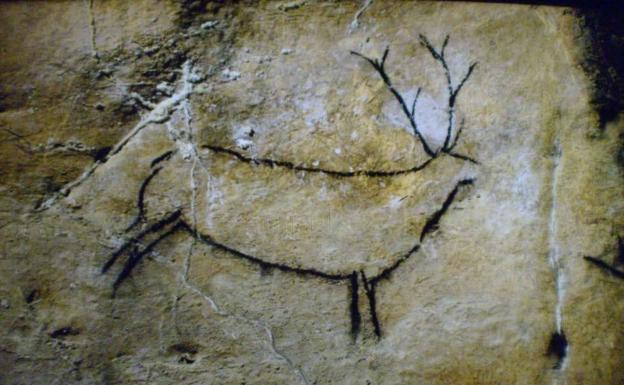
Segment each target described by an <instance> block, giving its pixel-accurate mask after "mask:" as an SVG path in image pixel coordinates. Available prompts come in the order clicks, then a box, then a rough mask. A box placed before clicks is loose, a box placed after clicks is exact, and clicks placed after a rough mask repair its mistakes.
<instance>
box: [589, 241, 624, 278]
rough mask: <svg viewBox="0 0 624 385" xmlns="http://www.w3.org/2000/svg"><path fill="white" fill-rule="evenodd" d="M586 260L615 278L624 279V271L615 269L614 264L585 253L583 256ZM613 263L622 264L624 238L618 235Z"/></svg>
mask: <svg viewBox="0 0 624 385" xmlns="http://www.w3.org/2000/svg"><path fill="white" fill-rule="evenodd" d="M583 259H585V260H586V261H587V262H590V263H592V264H593V265H594V266H596V267H598V268H600V269H602V270H604V271H606V272H607V273H609V274H611V275H613V276H614V277H616V278H619V279H624V271H622V270H620V269H617V268H616V267H615V265H610V264H608V263H607V262H605V261H603V260H602V259H599V258H596V257H592V256H589V255H586V256H584V257H583ZM614 264H624V238H622V237H618V251H617V254H616V256H615V261H614Z"/></svg>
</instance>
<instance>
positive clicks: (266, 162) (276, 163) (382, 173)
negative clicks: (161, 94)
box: [201, 144, 437, 178]
mask: <svg viewBox="0 0 624 385" xmlns="http://www.w3.org/2000/svg"><path fill="white" fill-rule="evenodd" d="M201 147H202V148H203V149H207V150H210V151H212V152H215V153H217V154H226V155H231V156H232V157H233V158H234V159H236V160H238V161H240V162H243V163H248V164H257V165H262V166H267V167H271V168H275V167H279V168H286V169H289V170H293V171H306V172H314V173H323V174H327V175H331V176H335V177H342V178H350V177H356V176H365V177H371V178H383V177H392V176H397V175H403V174H411V173H416V172H419V171H422V170H423V169H425V168H426V167H427V166H428V165H429V164H430V163H431V162H432V161H433V160H435V159H437V158H429V159H427V160H426V161H424V162H423V163H421V164H419V165H416V166H414V167H411V168H405V169H398V170H355V171H342V170H330V169H324V168H319V167H308V166H302V165H298V164H295V163H293V162H290V161H286V160H276V159H270V158H252V157H249V156H246V155H244V154H242V153H240V152H238V151H236V150H232V149H230V148H226V147H220V146H214V145H210V144H205V145H202V146H201Z"/></svg>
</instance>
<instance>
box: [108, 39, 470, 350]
mask: <svg viewBox="0 0 624 385" xmlns="http://www.w3.org/2000/svg"><path fill="white" fill-rule="evenodd" d="M420 42H421V44H422V45H423V47H425V48H426V49H427V50H428V52H429V53H430V54H431V56H432V57H433V58H434V59H435V61H436V62H437V63H439V64H440V65H441V66H442V69H443V71H444V74H445V76H446V80H447V89H448V110H447V113H448V126H447V127H445V130H446V136H445V140H444V143H443V144H442V146H441V147H439V148H434V147H433V146H432V145H431V144H430V143H428V142H427V140H426V138H425V137H424V136H423V134H422V132H421V131H420V130H419V128H418V125H417V117H416V114H415V107H416V103H417V101H418V96H419V95H420V91H421V89H420V88H419V89H418V92H417V94H416V97H415V98H414V100H413V101H412V103H411V107H408V104H407V103H406V101H405V98H404V97H403V96H402V95H401V93H399V91H397V89H396V88H395V86H394V85H393V84H392V82H391V80H390V77H389V76H388V74H387V72H386V69H385V64H386V60H387V58H388V54H389V49H388V48H386V49H385V51H384V53H383V56H382V58H381V59H380V60H377V59H371V58H368V57H366V56H364V55H362V54H360V53H356V52H352V54H353V55H356V56H358V57H360V58H363V59H364V60H366V62H368V63H370V64H371V65H372V67H373V68H374V69H375V70H376V71H377V73H378V74H379V76H380V77H381V79H382V80H383V82H384V83H385V85H386V86H387V88H388V90H389V91H390V92H391V93H392V95H394V97H395V99H396V100H397V102H398V103H399V104H400V106H401V108H402V111H403V113H404V114H405V116H406V118H407V119H408V120H409V123H410V126H411V128H412V132H413V136H414V138H415V139H416V140H417V141H419V142H420V143H421V144H422V146H423V149H424V151H425V152H426V154H427V155H428V157H429V159H427V160H426V161H425V162H424V163H422V164H419V165H416V166H413V167H409V168H405V169H399V168H397V169H389V170H356V171H341V170H331V169H324V168H318V167H307V166H303V165H298V164H296V163H294V162H291V161H286V160H276V159H270V158H261V157H252V156H249V155H246V154H245V153H242V152H238V151H236V150H233V149H230V148H225V147H220V146H214V145H204V146H202V148H203V149H205V150H208V151H210V152H212V153H214V154H221V155H226V156H229V157H231V158H232V159H234V160H236V161H238V162H240V163H243V164H249V165H253V166H264V167H268V168H270V169H271V170H273V171H271V172H282V173H283V172H301V171H303V172H307V173H321V174H325V175H327V176H330V177H333V178H351V177H364V178H392V177H396V176H399V175H404V174H410V173H418V172H421V171H423V170H424V169H425V168H427V166H429V165H430V164H431V163H432V162H433V161H434V160H435V159H437V158H440V157H442V156H448V157H452V158H456V159H459V160H460V161H462V162H469V163H472V164H478V162H477V161H476V160H475V159H473V158H472V157H470V156H468V155H463V154H460V153H457V152H455V146H456V145H457V143H458V140H459V138H460V134H461V132H462V129H463V124H461V125H460V126H459V128H456V124H455V107H456V102H457V97H458V95H459V92H460V91H461V89H462V87H463V86H464V85H465V83H466V82H467V80H468V79H469V77H470V75H471V74H472V72H473V70H474V68H475V66H476V63H473V64H471V65H470V67H469V68H468V70H467V72H466V74H465V75H464V76H463V77H462V78H461V80H460V81H459V82H457V83H454V82H453V80H452V74H451V71H450V70H449V67H448V65H447V62H446V58H445V49H446V47H447V44H448V42H449V37H448V36H447V37H446V38H445V39H444V42H443V44H442V46H441V49H440V50H437V49H435V48H434V47H433V45H432V44H431V43H430V42H429V40H428V39H427V38H426V37H424V36H423V35H421V36H420ZM190 92H191V90H187V91H185V93H186V95H188V94H190ZM177 108H179V109H182V110H183V111H184V112H185V114H186V116H187V120H188V115H189V113H190V112H189V109H188V105H185V104H184V103H182V104H181V105H180V106H179V107H177ZM187 136H189V137H187V138H186V139H188V140H192V137H190V135H187ZM126 142H127V140H126ZM193 145H194V144H193ZM193 149H194V150H193V151H194V152H195V153H194V154H191V155H193V156H196V158H195V159H196V160H197V159H199V160H198V161H199V162H201V158H200V156H199V154H197V147H193ZM118 151H119V150H117V152H118ZM188 156H189V154H186V155H185V154H182V151H181V149H180V148H178V149H175V150H169V151H167V152H165V153H163V154H162V155H160V156H158V157H156V158H155V159H153V161H152V162H151V172H150V174H149V175H148V176H147V177H146V178H145V179H144V180H143V182H142V184H141V186H140V189H139V192H138V196H137V204H136V208H137V214H136V217H135V218H134V220H132V221H131V223H130V224H129V225H128V227H127V228H126V232H127V233H131V234H133V235H130V236H129V237H128V238H127V240H126V241H125V242H123V243H122V244H121V246H119V248H117V250H116V251H115V252H113V253H112V254H111V256H110V258H109V259H108V260H107V261H106V263H105V264H104V266H103V268H102V272H103V273H106V272H108V271H109V270H110V269H111V268H112V267H113V265H115V263H116V262H117V261H118V260H119V259H120V258H122V257H125V258H126V260H125V262H124V263H123V266H122V267H121V270H120V271H119V273H118V274H117V277H116V279H115V280H114V283H113V295H114V294H115V292H116V291H117V289H118V288H119V287H120V285H121V284H122V283H123V282H124V281H125V280H126V279H127V278H128V277H129V276H130V275H131V273H132V271H133V270H134V268H135V267H136V266H137V265H138V264H139V263H140V262H141V261H142V259H143V258H144V257H145V256H146V255H149V254H150V253H151V252H152V251H154V249H155V248H156V247H157V246H158V244H159V243H160V242H161V241H163V240H164V239H167V238H168V237H170V236H172V235H173V234H176V233H186V234H188V235H189V236H191V237H192V238H193V239H195V240H196V241H198V242H201V243H203V244H205V245H207V246H210V247H212V248H214V249H217V250H220V251H222V252H225V253H226V254H229V255H231V256H232V257H235V258H238V259H241V260H244V261H246V262H249V263H252V264H255V265H257V266H258V267H259V268H260V269H261V270H262V271H281V272H284V273H294V274H297V275H300V276H303V277H309V278H316V279H320V280H325V281H327V282H329V283H333V284H340V283H344V284H346V285H347V287H348V289H349V292H350V304H349V313H350V321H351V334H352V335H353V337H354V338H357V336H358V333H359V331H360V327H361V319H362V317H361V313H360V305H359V302H360V301H359V299H360V296H361V295H365V297H364V298H365V300H367V301H368V305H369V311H370V320H371V323H372V327H373V331H374V334H375V335H376V336H377V337H381V335H382V330H381V324H380V319H379V316H378V310H377V296H376V293H377V290H378V288H379V286H380V284H381V283H382V282H384V281H388V280H390V278H391V276H392V273H393V272H394V271H395V270H396V269H398V268H399V267H400V266H401V265H402V264H403V263H404V262H405V261H407V260H408V259H409V258H410V257H412V256H413V255H414V254H415V253H417V251H418V250H419V249H420V245H421V243H422V242H423V241H424V240H425V238H426V237H427V236H428V235H430V234H431V233H432V232H434V231H435V230H436V229H437V228H438V226H439V224H440V221H441V219H442V218H443V216H444V215H445V214H446V213H447V212H448V210H449V209H450V207H451V205H452V204H453V203H454V202H455V200H456V199H457V196H458V194H459V192H460V190H462V189H464V188H465V187H467V186H470V185H472V184H473V182H474V179H473V178H462V179H459V180H455V181H454V182H453V184H452V185H451V186H450V187H448V189H447V190H446V193H445V198H444V199H443V200H442V202H441V204H440V205H439V206H438V207H431V208H430V211H431V214H430V215H429V216H428V217H427V218H426V221H424V224H423V225H422V227H421V228H420V231H419V233H418V234H417V238H418V242H416V243H415V244H413V245H412V246H411V247H410V248H409V249H407V250H405V251H404V252H401V253H399V254H398V255H397V256H395V257H393V259H392V260H391V262H390V263H389V264H388V265H387V266H386V267H385V268H383V269H380V270H379V272H378V273H377V274H374V275H371V276H369V275H367V274H366V272H365V270H364V269H358V270H356V269H353V270H349V269H333V270H326V269H323V268H314V267H310V266H304V265H297V264H292V263H281V262H276V261H275V260H274V259H272V258H268V257H267V256H262V255H252V254H251V253H248V252H245V251H243V250H241V249H239V248H237V247H236V246H234V245H230V244H225V243H223V242H221V241H219V240H217V239H216V237H214V236H213V235H211V234H208V233H205V232H203V231H202V230H201V229H200V228H199V226H197V218H196V217H195V215H194V212H191V208H190V207H187V206H184V207H177V208H172V209H171V210H169V211H166V212H167V213H166V214H165V215H162V216H160V217H159V219H156V220H148V218H147V217H148V216H147V211H148V210H147V208H146V204H145V202H146V196H147V194H148V192H149V191H150V185H152V183H153V182H154V180H156V179H157V177H158V175H159V174H161V172H162V171H163V170H164V169H165V168H167V167H173V166H172V165H173V164H174V160H175V159H176V158H179V159H185V158H186V157H188ZM193 167H195V166H193ZM202 167H206V166H205V165H202ZM193 194H194V193H193ZM193 196H195V195H193ZM193 199H194V198H193ZM192 205H193V204H191V205H189V206H192ZM159 210H161V211H163V208H162V207H159ZM137 228H138V231H137V230H136V229H137ZM276 247H279V245H276Z"/></svg>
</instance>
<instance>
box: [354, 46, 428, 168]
mask: <svg viewBox="0 0 624 385" xmlns="http://www.w3.org/2000/svg"><path fill="white" fill-rule="evenodd" d="M389 52H390V48H389V47H386V49H385V50H384V53H383V55H382V57H381V60H378V59H371V58H369V57H367V56H364V55H362V54H361V53H359V52H355V51H351V54H352V55H355V56H359V57H361V58H362V59H364V60H366V61H367V62H368V63H369V64H370V65H371V66H373V68H374V69H375V70H376V71H377V73H378V74H379V76H380V77H381V79H382V80H383V82H384V83H385V84H386V87H388V90H390V92H391V93H392V95H394V97H395V98H396V100H397V101H398V102H399V105H400V106H401V109H402V110H403V113H404V114H405V116H406V117H407V119H408V120H409V122H410V126H411V127H412V131H413V132H414V135H415V136H416V137H418V140H420V142H421V143H422V146H423V149H424V150H425V152H426V153H427V155H429V156H430V157H432V158H435V157H436V155H437V154H436V153H435V152H434V151H433V150H432V149H431V147H430V146H429V143H427V141H426V140H425V138H424V137H423V136H422V134H421V132H420V131H419V130H418V125H417V124H416V119H415V118H414V111H415V109H416V102H417V100H418V96H419V95H420V88H419V89H418V92H417V93H416V97H415V98H414V102H413V103H412V108H411V110H410V109H409V108H408V107H407V103H405V99H404V98H403V96H402V95H401V94H400V93H399V91H397V89H396V88H394V85H393V84H392V81H391V80H390V77H389V76H388V74H387V73H386V70H385V64H386V59H387V58H388V53H389Z"/></svg>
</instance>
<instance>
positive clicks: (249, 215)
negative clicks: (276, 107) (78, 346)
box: [48, 35, 478, 338]
mask: <svg viewBox="0 0 624 385" xmlns="http://www.w3.org/2000/svg"><path fill="white" fill-rule="evenodd" d="M420 42H421V44H422V45H423V46H424V47H425V48H426V49H427V50H428V52H429V53H430V54H431V56H432V57H433V58H434V59H435V61H436V62H437V63H439V64H440V65H441V67H442V69H443V71H444V74H445V77H446V80H447V86H448V106H447V107H448V110H447V114H448V120H447V122H448V125H447V127H445V131H446V134H445V139H444V143H443V144H442V145H441V146H439V147H438V148H435V147H434V146H433V145H432V144H431V143H429V142H428V140H427V138H426V137H425V136H424V135H423V133H422V132H421V130H420V129H419V127H418V124H417V117H416V113H415V110H416V104H417V101H418V97H419V95H420V93H421V89H420V88H419V89H418V92H417V93H416V96H415V98H414V99H413V101H412V102H411V103H409V102H408V101H406V100H405V98H404V96H403V95H402V94H401V93H400V92H399V91H398V90H397V89H396V88H395V86H394V84H393V83H392V81H391V79H390V77H389V76H388V74H387V72H386V69H385V65H386V61H387V59H388V55H389V49H388V48H386V49H385V51H384V53H383V56H382V57H381V58H380V59H372V58H369V57H366V56H364V55H362V54H360V53H357V52H352V54H353V55H354V56H357V57H358V58H361V59H363V60H365V62H367V63H369V64H370V65H371V66H372V67H373V69H374V70H375V71H376V72H377V73H378V75H379V76H380V77H381V80H382V81H383V82H384V84H385V86H386V87H387V89H388V90H389V91H390V92H391V93H392V95H393V96H394V98H395V99H396V101H397V102H398V103H399V105H400V107H401V110H402V113H403V115H404V116H405V118H406V119H407V120H408V122H409V124H410V127H411V129H412V134H413V137H414V140H416V141H418V142H419V143H420V144H421V145H422V148H423V150H424V152H425V154H426V159H425V160H424V161H423V162H422V163H420V164H417V165H414V166H411V167H406V168H396V169H376V170H363V169H356V170H353V169H350V170H333V169H324V168H322V167H317V166H314V167H312V166H307V165H305V164H297V163H295V162H293V161H289V160H278V159H271V158H263V157H255V156H251V155H249V154H248V153H246V152H245V151H244V150H243V151H239V150H236V149H234V148H230V147H221V146H215V145H203V146H198V145H197V144H196V141H195V138H194V135H193V128H192V125H193V124H192V112H191V108H190V104H189V100H188V97H189V95H190V94H191V93H192V92H193V87H194V84H195V83H197V82H199V81H200V80H201V79H200V78H199V77H198V76H197V75H196V74H195V73H194V72H193V70H192V68H191V65H190V63H186V64H185V65H184V68H183V74H182V75H183V76H182V80H181V84H180V85H179V86H178V89H177V90H176V92H175V94H174V95H173V96H171V97H170V98H168V99H167V100H166V101H165V102H162V103H159V104H158V105H154V106H152V112H150V114H149V115H148V117H147V118H145V119H143V120H142V123H140V124H139V125H138V126H137V128H135V130H133V131H132V132H131V133H130V134H129V135H128V136H127V137H126V138H124V140H122V142H120V143H119V144H118V145H117V146H116V147H115V148H113V150H112V151H111V152H110V153H109V154H108V156H107V157H106V158H105V159H103V160H102V161H101V163H103V162H106V161H107V160H108V159H110V158H111V157H112V156H114V155H115V154H117V153H119V152H120V151H121V149H122V148H123V146H125V144H126V143H128V142H129V141H130V140H132V138H133V137H134V135H135V134H136V133H137V132H138V131H139V130H140V129H141V128H143V127H145V126H146V125H148V124H151V123H164V124H166V126H167V128H168V132H169V135H170V138H171V139H172V141H173V142H174V143H175V147H173V148H172V149H170V150H168V151H167V152H165V153H163V154H162V155H160V156H158V157H156V158H155V159H153V161H152V162H151V169H150V170H151V172H150V174H149V175H148V176H147V178H145V179H144V181H143V183H142V185H141V187H140V189H139V193H138V197H137V206H136V208H137V214H136V217H135V219H134V220H133V221H132V222H131V223H129V225H128V227H127V229H126V233H127V234H129V236H128V237H127V238H126V240H125V241H124V242H123V244H121V246H120V247H119V248H118V249H117V250H116V251H114V252H113V253H112V255H111V256H110V258H109V259H108V261H107V262H106V263H105V264H104V266H103V268H102V271H103V272H104V273H106V272H108V271H109V270H110V269H112V268H113V266H114V265H115V264H116V262H117V261H119V260H121V259H124V258H125V262H123V264H122V266H121V268H120V270H119V272H118V273H117V277H116V279H115V281H114V283H113V292H115V291H116V290H117V289H118V288H119V286H120V285H121V284H122V283H123V282H124V280H125V279H126V278H128V277H129V276H130V275H131V273H132V271H133V269H134V268H135V267H136V266H137V264H139V263H140V262H141V260H142V259H143V257H144V256H145V255H148V254H149V253H150V252H152V251H153V250H154V249H155V248H156V247H157V245H158V244H159V242H161V241H162V240H163V239H166V238H167V237H169V236H171V235H172V234H174V233H180V232H182V233H187V234H188V235H189V236H191V237H193V238H194V239H195V240H196V241H198V242H201V243H204V244H206V245H208V246H210V247H212V248H214V249H217V250H220V251H222V252H224V253H226V254H229V255H231V256H233V257H235V258H239V259H241V260H244V261H246V262H248V263H252V264H255V265H257V266H258V267H259V268H260V269H262V270H263V271H280V272H284V273H294V274H298V275H301V276H305V277H310V278H315V279H319V280H324V281H327V282H330V283H333V284H345V285H347V287H348V288H349V290H350V305H349V313H350V321H351V333H352V334H353V336H354V338H355V337H357V335H358V332H359V331H360V327H361V319H362V317H361V313H360V296H361V295H364V296H365V297H363V298H365V299H364V301H368V308H369V312H370V320H371V323H372V327H373V331H374V333H375V335H376V336H377V337H380V336H381V333H382V330H381V324H380V320H379V316H378V313H377V298H376V292H377V290H378V288H379V286H380V284H381V283H382V282H384V281H387V280H388V279H389V278H390V277H391V275H392V273H393V272H394V271H395V270H396V269H397V268H398V267H399V266H401V265H402V264H403V263H404V262H405V261H407V260H408V259H409V258H410V257H412V256H413V255H415V254H416V253H417V251H418V250H419V248H420V245H421V243H422V242H423V241H424V240H425V238H426V237H427V236H428V235H430V234H431V233H432V232H433V231H435V230H436V228H437V227H438V225H439V223H440V220H441V219H442V217H443V215H444V214H445V213H446V212H447V211H448V210H449V208H450V207H451V205H452V204H453V203H454V202H455V200H456V198H457V196H458V194H459V193H460V190H462V189H464V188H465V187H466V186H469V185H471V184H472V183H473V178H472V177H471V176H469V175H468V176H466V175H461V174H462V172H463V171H462V170H464V169H466V167H465V166H466V165H468V166H469V167H468V169H470V168H471V167H473V165H476V164H478V163H477V161H476V160H474V159H473V158H471V157H469V156H467V155H463V154H460V153H457V152H456V151H455V146H456V145H457V143H458V140H459V139H460V135H461V133H462V129H463V124H461V125H457V124H456V122H455V121H456V112H455V108H456V102H457V97H458V95H459V92H460V91H461V90H462V88H463V87H464V85H465V84H466V82H467V80H468V79H469V77H470V76H471V74H472V72H473V70H474V68H475V66H476V63H473V64H471V65H470V66H469V68H468V70H467V72H466V73H465V74H464V75H463V77H462V78H461V80H460V81H459V82H456V83H454V82H453V78H452V74H451V71H450V69H449V67H448V65H447V62H446V58H445V49H446V47H447V44H448V42H449V38H448V36H447V37H446V38H445V39H444V42H443V44H442V46H441V48H440V49H439V50H438V49H436V48H435V47H434V46H433V45H432V44H431V43H430V42H429V40H427V38H426V37H424V36H422V35H421V36H420ZM101 163H100V164H101ZM98 165H99V164H98V163H96V164H95V165H94V166H93V167H92V168H91V169H89V170H87V172H85V174H84V175H83V177H81V179H79V180H78V181H77V182H75V183H74V184H73V185H69V186H67V187H66V190H65V191H61V194H64V195H67V194H68V193H69V191H70V190H71V188H72V187H74V186H75V185H76V184H79V183H80V182H81V181H83V180H84V179H86V178H88V177H89V175H91V174H92V173H93V171H94V170H95V168H96V167H97V166H98ZM189 165H190V170H189ZM449 169H450V170H451V171H450V172H446V173H445V175H448V176H445V177H440V170H445V171H448V170H449ZM181 170H189V171H190V179H191V181H190V183H180V179H179V178H180V174H181V173H180V171H181ZM225 174H227V175H228V178H227V180H226V181H223V180H222V179H224V178H220V177H219V175H225ZM464 174H465V173H464ZM185 175H186V174H185ZM395 180H396V181H398V182H397V183H398V184H399V185H401V186H404V187H403V188H402V189H399V190H400V191H401V192H402V193H404V195H405V196H403V197H396V196H390V195H389V193H388V192H386V190H384V187H383V186H384V184H385V182H388V183H393V181H395ZM267 181H270V182H267ZM405 186H407V187H405ZM215 189H219V191H218V193H217V194H215V192H214V190H215ZM155 191H158V194H152V193H153V192H155ZM215 196H216V197H217V198H215ZM218 196H227V197H228V199H227V200H219V199H218ZM381 198H388V199H386V202H388V201H389V203H385V202H381V201H382V200H383V199H381ZM49 204H50V203H48V205H49ZM259 207H261V208H262V210H258V208H259ZM155 211H156V212H159V213H160V214H157V215H154V214H153V212H155ZM275 234H280V235H281V237H282V239H281V243H280V245H275V244H274V240H275ZM380 250H384V251H380ZM386 253H387V255H386Z"/></svg>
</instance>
